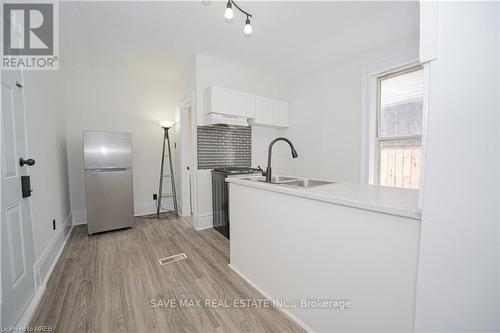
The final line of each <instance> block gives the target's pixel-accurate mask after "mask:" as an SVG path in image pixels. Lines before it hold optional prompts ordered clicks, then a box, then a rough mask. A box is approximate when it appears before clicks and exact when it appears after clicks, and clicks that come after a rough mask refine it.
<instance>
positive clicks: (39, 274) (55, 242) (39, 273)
mask: <svg viewBox="0 0 500 333" xmlns="http://www.w3.org/2000/svg"><path fill="white" fill-rule="evenodd" d="M72 216H73V214H69V215H68V217H66V220H65V221H64V224H63V225H61V227H60V229H59V231H58V232H57V233H56V235H55V236H54V238H52V240H51V241H50V243H49V244H48V245H47V247H46V248H45V250H44V251H43V253H42V255H41V256H40V258H38V259H37V261H36V262H35V264H34V265H33V272H34V274H35V293H34V296H33V298H32V299H31V301H30V303H29V304H28V306H27V307H26V309H24V311H23V313H22V315H21V317H20V318H19V320H18V321H17V323H16V325H15V326H16V327H26V325H28V323H29V321H30V319H31V316H32V315H33V313H34V312H35V310H36V307H37V305H38V303H39V302H40V300H41V299H42V296H43V293H44V292H45V289H46V287H47V281H48V280H49V277H50V274H51V273H52V270H53V269H54V267H55V265H56V263H57V261H58V260H59V257H60V256H61V253H62V251H63V249H64V246H65V245H66V242H67V241H68V238H69V235H70V234H71V229H72V228H73V221H72Z"/></svg>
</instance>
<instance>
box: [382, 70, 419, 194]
mask: <svg viewBox="0 0 500 333" xmlns="http://www.w3.org/2000/svg"><path fill="white" fill-rule="evenodd" d="M423 85H424V74H423V69H422V67H421V66H414V67H412V68H407V69H404V70H399V71H397V72H391V73H389V74H385V75H382V76H379V77H378V78H377V97H378V98H377V129H376V142H375V144H376V149H375V151H376V155H377V156H376V158H375V159H374V160H375V161H376V164H377V165H376V166H375V168H374V171H375V174H376V180H377V181H378V183H379V184H380V185H383V186H393V187H402V188H412V189H418V188H419V184H420V176H421V170H420V165H421V159H422V109H423Z"/></svg>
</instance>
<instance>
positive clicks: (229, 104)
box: [203, 86, 290, 127]
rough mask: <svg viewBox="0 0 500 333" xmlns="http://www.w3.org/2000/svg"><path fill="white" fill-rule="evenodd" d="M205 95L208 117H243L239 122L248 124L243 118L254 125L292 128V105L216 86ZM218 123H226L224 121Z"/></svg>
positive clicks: (206, 91) (205, 92)
mask: <svg viewBox="0 0 500 333" xmlns="http://www.w3.org/2000/svg"><path fill="white" fill-rule="evenodd" d="M203 93H204V110H205V114H207V115H212V116H214V114H215V116H217V115H224V116H229V117H241V118H240V120H238V121H239V122H241V121H244V122H246V119H243V118H248V122H249V123H250V124H252V125H263V126H270V127H289V126H290V105H289V104H288V103H287V102H284V101H280V100H277V99H272V98H268V97H263V96H256V95H253V94H248V93H244V92H241V91H236V90H232V89H227V88H221V87H215V86H211V87H209V88H207V89H205V91H204V92H203ZM207 117H209V116H207ZM217 117H219V118H220V116H217ZM212 118H214V117H212ZM211 121H213V119H212V120H211ZM218 121H222V122H224V120H223V119H222V120H221V119H219V120H218ZM238 124H239V123H238Z"/></svg>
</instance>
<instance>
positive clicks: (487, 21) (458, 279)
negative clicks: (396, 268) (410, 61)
mask: <svg viewBox="0 0 500 333" xmlns="http://www.w3.org/2000/svg"><path fill="white" fill-rule="evenodd" d="M499 16H500V8H499V3H498V2H475V3H474V2H440V3H439V11H438V16H437V18H438V21H437V22H436V21H433V20H431V21H425V20H424V21H423V22H422V24H424V25H429V26H430V27H431V28H432V27H433V24H434V23H437V24H436V27H437V31H436V33H437V34H438V43H439V45H438V49H437V50H438V58H437V60H435V61H432V62H431V64H430V94H429V111H428V126H427V129H428V130H427V144H426V156H425V158H426V165H425V176H424V184H423V216H422V232H421V241H420V246H421V249H420V264H419V270H418V283H417V302H416V321H415V328H416V331H418V332H429V331H439V332H458V331H460V332H463V331H474V332H480V331H481V332H486V331H488V332H493V331H498V330H499V313H500V312H499V311H500V309H499V281H500V277H499V202H500V198H499V152H500V146H499V108H500V102H499V89H500V86H499V74H500V72H499V71H500V68H499V59H500V54H499V46H500V45H499V37H500V36H499V32H500V24H499ZM423 28H425V27H423ZM431 44H432V43H431ZM424 45H427V43H424ZM427 51H428V50H426V52H424V54H429V52H427ZM431 54H432V52H431Z"/></svg>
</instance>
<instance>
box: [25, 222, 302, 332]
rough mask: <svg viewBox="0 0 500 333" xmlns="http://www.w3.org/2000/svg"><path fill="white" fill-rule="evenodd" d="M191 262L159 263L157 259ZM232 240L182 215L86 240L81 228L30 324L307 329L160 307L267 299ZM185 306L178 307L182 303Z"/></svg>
mask: <svg viewBox="0 0 500 333" xmlns="http://www.w3.org/2000/svg"><path fill="white" fill-rule="evenodd" d="M178 253H185V254H186V255H187V259H185V260H181V261H178V262H175V263H170V264H168V265H165V266H160V264H159V262H158V259H160V258H164V257H167V256H170V255H174V254H178ZM228 263H229V241H228V240H227V239H226V238H224V237H223V236H222V235H220V234H219V233H218V232H217V231H215V230H213V229H208V230H204V231H195V230H194V229H193V227H192V226H191V225H190V224H188V223H187V222H186V221H185V220H183V219H181V218H175V217H173V216H169V217H168V218H167V219H161V220H156V219H144V218H137V225H136V226H135V228H132V229H125V230H118V231H113V232H108V233H102V234H97V235H94V236H88V235H87V228H86V226H84V225H81V226H75V227H74V228H73V230H72V233H71V236H70V239H69V240H68V242H67V244H66V247H65V248H64V251H63V253H62V254H61V257H60V258H59V260H58V262H57V264H56V266H55V268H54V270H53V272H52V274H51V276H50V278H49V281H48V284H47V290H46V291H45V294H44V295H43V297H42V300H41V302H40V303H39V305H38V308H37V310H36V312H35V314H34V315H33V318H32V319H31V322H30V324H29V326H32V327H33V326H52V328H53V329H54V330H55V331H57V332H64V333H67V332H303V330H302V329H301V328H300V327H298V326H297V325H296V324H295V323H294V322H292V321H291V320H290V319H288V318H287V317H286V316H284V315H283V314H282V313H281V312H279V311H278V310H276V309H274V308H270V307H253V308H250V307H245V308H237V307H232V306H231V307H229V308H222V307H209V306H201V307H187V306H182V307H181V306H177V307H154V306H152V302H151V300H153V302H154V303H155V304H159V303H158V301H159V300H169V299H177V300H181V299H193V300H194V299H197V300H202V304H203V303H204V302H205V300H206V299H208V300H210V299H215V300H216V301H217V300H222V301H224V300H225V302H226V303H227V304H230V305H232V304H233V303H232V302H233V300H234V299H237V298H242V299H247V298H248V299H263V296H262V295H261V294H259V293H258V292H257V291H256V290H255V289H253V288H252V287H251V286H250V285H249V284H248V283H246V282H245V281H244V280H243V279H241V278H240V277H239V276H238V275H237V274H236V273H235V272H233V271H232V270H231V269H230V268H229V267H228V266H227V264H228ZM178 305H179V304H178Z"/></svg>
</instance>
